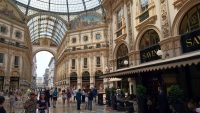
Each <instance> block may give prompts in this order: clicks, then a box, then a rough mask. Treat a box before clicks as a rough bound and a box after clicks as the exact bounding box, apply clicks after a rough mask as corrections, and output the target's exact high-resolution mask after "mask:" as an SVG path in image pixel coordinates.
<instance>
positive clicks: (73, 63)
mask: <svg viewBox="0 0 200 113" xmlns="http://www.w3.org/2000/svg"><path fill="white" fill-rule="evenodd" d="M72 69H75V59H72Z"/></svg>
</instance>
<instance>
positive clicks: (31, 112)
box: [24, 93, 37, 113]
mask: <svg viewBox="0 0 200 113" xmlns="http://www.w3.org/2000/svg"><path fill="white" fill-rule="evenodd" d="M36 104H37V100H36V99H35V93H30V99H28V100H27V101H26V103H25V106H24V109H25V113H36Z"/></svg>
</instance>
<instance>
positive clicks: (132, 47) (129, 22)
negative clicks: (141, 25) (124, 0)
mask: <svg viewBox="0 0 200 113" xmlns="http://www.w3.org/2000/svg"><path fill="white" fill-rule="evenodd" d="M130 4H131V3H130ZM130 4H128V6H127V10H128V27H129V31H128V34H129V49H130V51H131V50H133V49H134V46H133V38H132V36H133V35H132V24H131V22H132V20H131V5H130Z"/></svg>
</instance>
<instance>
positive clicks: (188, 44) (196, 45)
mask: <svg viewBox="0 0 200 113" xmlns="http://www.w3.org/2000/svg"><path fill="white" fill-rule="evenodd" d="M181 46H182V50H183V53H187V52H192V51H196V50H200V30H197V31H193V32H191V33H188V34H185V35H182V36H181Z"/></svg>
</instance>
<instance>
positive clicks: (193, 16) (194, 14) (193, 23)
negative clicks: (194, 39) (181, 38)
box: [179, 4, 200, 35]
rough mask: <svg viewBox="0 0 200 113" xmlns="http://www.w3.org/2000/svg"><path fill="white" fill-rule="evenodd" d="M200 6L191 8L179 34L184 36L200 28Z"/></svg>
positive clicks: (183, 20)
mask: <svg viewBox="0 0 200 113" xmlns="http://www.w3.org/2000/svg"><path fill="white" fill-rule="evenodd" d="M199 15H200V4H199V5H196V6H194V7H193V8H191V9H190V10H189V11H188V12H187V13H186V14H185V16H184V17H183V19H182V21H181V24H180V28H179V34H180V35H183V34H186V33H188V32H191V31H195V30H197V29H199V28H200V24H199V23H200V16H199Z"/></svg>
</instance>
